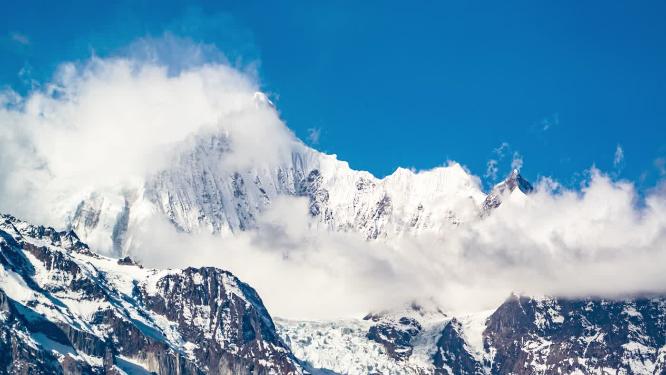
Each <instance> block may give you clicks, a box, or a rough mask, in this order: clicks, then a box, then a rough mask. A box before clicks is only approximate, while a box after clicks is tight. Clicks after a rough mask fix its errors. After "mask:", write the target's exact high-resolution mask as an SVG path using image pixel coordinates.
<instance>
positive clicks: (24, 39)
mask: <svg viewBox="0 0 666 375" xmlns="http://www.w3.org/2000/svg"><path fill="white" fill-rule="evenodd" d="M9 37H10V38H11V39H12V40H13V41H14V42H16V43H18V44H20V45H23V46H27V45H29V44H30V38H28V36H27V35H25V34H22V33H19V32H16V31H15V32H12V33H10V34H9Z"/></svg>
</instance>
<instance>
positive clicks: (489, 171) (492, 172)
mask: <svg viewBox="0 0 666 375" xmlns="http://www.w3.org/2000/svg"><path fill="white" fill-rule="evenodd" d="M497 172H499V168H497V160H495V159H490V160H488V162H487V163H486V173H485V174H484V175H483V177H485V178H490V179H491V180H492V181H495V180H497Z"/></svg>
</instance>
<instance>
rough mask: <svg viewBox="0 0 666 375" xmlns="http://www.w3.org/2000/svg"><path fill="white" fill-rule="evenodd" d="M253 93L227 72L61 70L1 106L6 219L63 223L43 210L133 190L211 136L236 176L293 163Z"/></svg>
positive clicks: (281, 130) (140, 65) (140, 66)
mask: <svg viewBox="0 0 666 375" xmlns="http://www.w3.org/2000/svg"><path fill="white" fill-rule="evenodd" d="M193 48H194V47H193ZM181 67H182V66H181ZM257 90H258V86H257V83H256V82H255V81H254V78H253V77H252V76H250V75H248V74H246V73H244V72H241V71H239V70H237V69H234V68H232V67H230V66H229V65H226V64H224V63H205V64H199V65H195V66H190V65H189V64H188V65H187V66H186V67H185V68H183V69H180V68H179V69H176V70H173V69H170V68H169V67H168V66H166V65H163V64H160V63H159V62H156V61H154V60H152V59H148V60H137V59H128V58H108V59H101V58H97V57H93V58H91V59H90V60H89V61H87V62H85V63H84V64H80V65H77V64H72V63H68V64H63V65H62V66H61V67H60V68H59V70H58V72H57V73H56V75H55V77H54V79H53V81H52V83H50V84H48V85H45V86H44V88H43V89H38V90H37V91H34V92H32V93H31V94H29V95H28V96H26V97H24V98H21V97H19V96H17V95H16V94H15V93H12V92H5V93H4V94H3V95H2V97H1V98H2V102H1V103H0V124H1V125H2V127H3V131H2V134H0V145H1V146H2V147H1V149H0V155H1V156H2V159H1V160H2V164H3V165H2V170H1V171H0V177H2V180H1V182H0V193H1V198H0V209H2V210H5V211H10V212H14V213H16V214H20V215H22V216H24V217H28V218H31V219H35V220H37V221H40V222H45V223H58V222H61V221H62V220H61V218H54V217H50V216H49V215H48V212H49V211H50V210H44V207H48V206H49V204H52V203H53V202H58V204H63V205H69V204H71V200H73V199H76V198H78V197H79V196H80V194H82V193H83V192H86V191H91V190H102V191H103V190H104V189H122V188H124V187H127V186H133V185H136V184H138V183H140V181H142V179H143V177H144V176H146V175H147V174H149V173H151V172H153V171H157V170H158V169H160V168H161V167H163V166H165V165H167V164H168V163H169V157H170V156H169V155H172V154H173V152H169V150H171V149H172V148H173V147H174V145H176V144H179V143H182V142H183V141H184V140H186V139H188V138H189V137H191V136H192V135H193V134H196V133H200V132H205V131H210V130H211V129H216V130H215V131H217V132H222V133H224V134H226V135H227V136H228V137H229V139H230V145H229V147H230V149H231V153H230V154H229V157H228V158H226V159H225V163H227V164H229V165H234V166H235V167H238V168H240V167H243V166H247V165H251V164H252V163H255V162H257V161H258V160H260V159H269V160H271V159H277V158H280V157H282V156H283V155H285V154H289V152H290V150H289V147H290V145H291V144H292V142H295V141H296V140H295V138H294V136H293V135H292V133H291V132H290V131H289V129H288V128H286V127H285V126H284V124H283V123H282V122H281V120H280V119H279V117H278V115H277V112H276V111H275V109H274V108H273V107H272V106H270V105H264V104H262V103H258V102H257V100H256V98H255V93H256V91H257ZM61 212H62V211H61Z"/></svg>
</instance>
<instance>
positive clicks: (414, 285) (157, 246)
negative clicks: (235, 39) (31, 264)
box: [0, 54, 666, 318]
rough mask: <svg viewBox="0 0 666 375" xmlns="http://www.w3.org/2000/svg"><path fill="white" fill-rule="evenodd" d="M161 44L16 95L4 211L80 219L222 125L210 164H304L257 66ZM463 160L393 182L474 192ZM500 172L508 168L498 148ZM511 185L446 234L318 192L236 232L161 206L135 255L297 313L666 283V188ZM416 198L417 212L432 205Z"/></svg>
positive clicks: (609, 181)
mask: <svg viewBox="0 0 666 375" xmlns="http://www.w3.org/2000/svg"><path fill="white" fill-rule="evenodd" d="M158 55H159V54H158ZM150 56H151V58H149V59H140V58H136V57H113V58H100V57H93V58H91V59H90V60H89V61H86V62H85V63H83V64H73V63H67V64H63V65H62V66H61V67H60V69H59V70H58V72H57V73H56V75H55V77H54V79H53V80H52V82H51V83H48V84H45V85H43V86H41V87H38V88H37V89H35V90H34V91H33V92H31V93H29V94H28V95H26V96H25V97H21V96H19V95H18V94H16V93H14V92H11V91H6V92H4V93H3V94H2V95H0V101H1V102H0V126H2V127H3V131H2V132H1V133H0V210H1V211H4V212H8V213H13V214H15V215H18V216H21V217H24V218H28V219H30V220H32V221H35V222H42V223H49V224H51V225H55V226H62V225H66V223H67V219H68V218H67V217H63V216H66V214H67V213H68V212H69V213H71V211H72V210H73V209H74V208H75V207H77V205H78V204H79V203H80V202H81V200H82V199H84V198H85V197H86V196H87V195H89V194H90V193H91V192H100V193H106V192H110V193H111V195H113V194H119V193H122V192H123V191H124V190H126V189H135V190H136V189H139V190H140V189H141V187H142V183H143V182H144V181H145V179H146V177H147V176H149V175H151V174H154V173H157V172H159V171H160V170H163V169H167V168H169V166H170V165H171V164H172V162H173V158H174V157H175V155H178V152H179V151H181V150H183V149H184V148H185V149H186V148H187V147H196V144H197V142H193V139H202V137H203V138H204V139H205V137H206V136H207V135H209V134H223V135H224V137H225V140H226V141H228V143H227V144H225V147H227V150H226V151H227V152H226V153H225V155H224V157H223V158H221V159H219V160H217V161H218V162H219V164H215V165H207V167H210V170H206V173H218V172H220V171H222V172H224V173H227V174H232V173H233V172H234V171H238V170H244V169H248V168H259V167H267V168H269V167H270V166H272V165H273V166H274V165H280V162H281V161H282V160H291V157H292V151H293V149H294V147H296V146H295V145H299V146H298V147H301V146H302V143H300V141H298V140H297V139H296V138H295V137H294V135H293V134H292V132H291V131H290V130H289V129H288V128H287V127H286V126H285V124H284V123H283V122H282V121H281V120H280V118H279V114H278V112H277V110H276V109H275V108H274V106H273V105H272V104H270V101H268V100H267V98H266V97H265V96H263V95H256V93H257V92H258V91H260V90H259V85H258V83H257V81H256V78H254V76H253V75H251V74H247V73H246V72H243V71H241V70H239V69H236V68H234V67H232V66H230V65H229V64H227V63H225V62H211V61H204V62H201V61H200V62H199V63H196V64H182V65H180V67H179V68H178V69H172V67H171V66H170V65H169V64H165V63H163V62H161V61H160V59H159V58H153V57H154V56H156V55H154V54H150ZM171 56H172V57H173V55H171ZM264 99H265V100H264ZM318 137H319V133H317V137H316V138H317V140H318ZM311 143H316V142H315V140H314V138H312V139H311ZM618 149H620V148H619V147H618ZM505 152H508V144H503V145H502V146H500V148H498V150H497V151H496V153H497V155H498V157H497V159H500V158H501V157H503V156H504V153H505ZM342 164H344V165H345V168H347V166H346V164H345V163H341V165H342ZM512 164H513V166H514V167H516V168H519V167H520V166H522V164H523V161H522V157H521V156H520V154H518V153H514V154H513V162H512ZM452 166H453V168H452V169H451V170H449V172H451V171H453V172H456V173H449V174H444V173H442V174H441V175H437V176H435V177H438V178H437V179H435V178H434V177H433V178H430V177H432V176H434V175H435V174H436V172H437V170H435V171H434V172H432V173H423V172H422V173H420V174H419V173H416V174H414V173H412V172H408V171H407V170H399V171H398V172H399V173H398V172H396V174H395V176H389V177H387V178H386V179H385V180H392V179H393V180H396V181H398V182H400V184H403V185H409V184H410V183H414V182H415V181H425V183H431V182H432V181H436V182H437V183H438V184H439V183H441V184H442V189H444V188H447V187H451V186H454V187H455V186H457V185H456V184H458V183H460V181H462V179H461V178H458V177H460V176H461V175H464V176H462V177H465V181H468V180H469V181H471V182H470V183H469V184H466V185H465V188H466V189H468V188H469V189H470V190H469V191H471V190H473V189H475V188H476V187H478V185H479V184H480V182H479V179H478V178H477V177H475V176H470V175H469V172H468V171H466V170H465V169H464V168H463V167H461V166H460V165H459V164H455V163H454V164H452ZM220 173H221V172H220ZM487 173H488V175H490V176H492V177H493V179H494V178H495V177H496V176H497V173H498V170H497V161H496V160H493V163H489V164H488V172H487ZM349 176H352V177H354V178H357V177H358V178H359V181H361V183H359V184H357V181H356V180H354V181H351V182H352V184H351V185H350V186H353V187H354V191H361V190H363V188H364V186H365V185H364V184H372V183H376V182H375V181H374V180H372V179H371V177H372V176H371V175H370V174H367V173H360V172H359V174H339V175H337V174H336V175H335V176H334V177H335V179H339V181H344V180H345V179H348V178H351V177H349ZM359 176H360V177H363V178H360V177H359ZM456 176H458V177H456ZM315 177H316V176H315ZM315 177H313V178H315ZM439 177H441V178H439ZM347 182H349V181H347ZM400 186H402V185H400ZM438 186H439V185H438ZM470 186H471V187H470ZM426 187H427V188H424V186H421V188H422V189H421V190H423V191H426V192H430V193H428V195H432V194H431V192H432V189H429V188H431V187H432V186H426ZM405 189H407V190H408V192H413V191H420V190H419V187H416V186H406V187H405ZM404 191H405V190H404V189H403V190H400V191H398V192H396V193H395V194H399V193H400V192H404ZM455 191H458V190H454V192H455ZM460 191H463V190H460ZM464 191H465V192H467V191H468V190H464ZM390 193H391V192H390V191H389V193H388V194H387V196H389V195H390ZM479 193H480V192H479ZM174 194H176V193H175V192H174ZM508 194H510V197H508V198H509V199H503V200H502V202H503V203H502V205H501V206H500V207H499V208H498V209H496V210H494V211H493V212H492V214H491V215H488V216H486V217H484V218H481V216H480V215H476V216H475V215H473V214H474V211H473V209H474V208H475V207H474V202H475V200H474V199H468V200H465V202H464V203H465V204H461V205H460V207H462V208H461V210H462V209H464V210H467V211H470V212H471V213H472V214H470V215H467V216H466V217H469V218H472V219H469V220H466V221H464V222H456V224H455V225H454V226H452V228H451V229H450V230H446V231H442V232H439V233H426V234H421V235H411V234H405V235H404V236H399V237H397V238H394V239H392V240H391V241H368V240H367V239H366V238H363V237H361V236H358V235H355V234H354V233H345V232H336V231H330V230H327V229H322V228H320V227H318V226H317V225H316V223H314V218H313V217H312V215H311V214H312V212H311V211H310V207H309V206H308V203H309V202H307V199H306V198H303V197H281V198H280V199H277V200H275V201H274V202H271V205H270V208H269V209H268V210H266V211H265V212H262V213H261V215H260V217H258V218H257V227H256V228H254V229H249V230H247V231H244V232H240V233H235V234H234V235H233V236H226V237H225V236H219V235H213V234H210V233H185V232H183V231H178V230H176V228H175V227H174V226H173V225H172V223H171V222H169V221H168V220H167V218H165V217H159V216H154V217H151V219H150V220H149V221H146V222H145V223H144V225H143V226H142V227H141V228H139V229H138V230H137V232H136V233H133V235H134V243H133V248H132V251H133V252H134V255H135V256H137V257H139V258H140V259H142V260H143V261H144V262H146V263H148V264H150V265H155V266H162V267H173V266H186V265H216V266H220V267H222V268H227V269H230V270H231V271H233V272H234V273H236V274H237V275H238V276H240V277H241V278H243V279H245V280H246V281H248V282H249V283H251V284H252V285H253V286H255V287H256V288H257V289H258V290H259V292H260V293H261V294H262V296H263V298H264V299H265V300H266V302H267V305H268V306H269V308H271V309H272V310H273V311H275V312H276V313H277V315H282V316H288V317H310V318H319V317H339V316H346V315H350V314H363V313H366V312H368V311H370V310H377V309H381V308H385V307H390V306H391V305H400V304H402V303H403V302H405V301H408V300H412V299H429V300H430V299H433V300H435V301H436V302H437V303H438V304H440V305H442V306H444V307H446V308H451V309H477V308H478V309H482V308H487V307H489V306H493V305H495V304H496V303H497V301H499V300H501V299H503V298H504V297H505V296H506V295H507V294H508V293H509V292H510V291H513V290H518V291H525V292H529V293H535V294H536V293H548V294H555V295H590V294H594V295H605V296H621V295H626V294H634V293H663V292H666V290H664V289H665V288H666V287H665V285H666V276H664V275H666V272H664V266H663V265H664V264H666V194H664V190H663V189H655V190H653V191H650V192H648V193H647V194H646V195H645V196H644V197H641V196H639V195H638V194H637V193H636V191H635V188H634V185H633V184H632V183H630V182H626V181H618V180H615V179H613V178H612V177H611V176H609V175H608V174H604V173H603V172H601V171H599V170H596V169H591V170H590V173H589V178H588V179H587V180H586V181H585V184H584V186H583V187H582V188H581V189H577V190H572V189H566V188H564V187H562V186H559V185H558V184H557V182H555V181H553V180H550V179H542V180H541V181H540V182H539V183H538V184H537V188H536V190H535V192H534V193H532V194H530V195H528V196H525V195H524V194H523V195H520V194H518V192H517V193H515V194H514V193H511V192H509V193H508ZM345 197H347V196H346V195H344V194H340V195H337V196H331V197H327V199H329V198H330V199H331V200H334V199H338V200H342V199H345ZM404 197H411V195H409V194H404ZM380 198H381V201H383V202H385V203H386V202H390V201H391V199H390V198H391V197H390V196H389V197H388V200H385V199H384V197H383V196H382V197H380ZM400 198H403V196H400V197H398V196H397V195H396V196H395V197H394V198H393V201H394V202H395V201H397V200H400ZM464 198H467V197H464ZM408 203H409V204H412V203H413V204H414V206H415V209H417V208H416V207H418V204H419V202H417V201H415V202H411V201H410V202H408ZM382 207H384V206H382ZM387 207H389V204H388V203H386V207H385V208H386V209H388V208H387ZM468 213H469V212H468ZM194 214H196V212H195V213H194ZM405 220H408V218H405ZM111 230H112V228H108V231H111ZM303 280H307V282H303Z"/></svg>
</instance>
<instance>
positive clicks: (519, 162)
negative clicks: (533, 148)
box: [511, 151, 523, 170]
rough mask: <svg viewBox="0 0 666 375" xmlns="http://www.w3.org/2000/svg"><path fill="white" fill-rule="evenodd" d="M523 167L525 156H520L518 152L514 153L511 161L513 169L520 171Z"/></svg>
mask: <svg viewBox="0 0 666 375" xmlns="http://www.w3.org/2000/svg"><path fill="white" fill-rule="evenodd" d="M522 167H523V156H522V155H520V153H519V152H518V151H516V152H514V153H513V158H512V159H511V169H512V170H513V169H517V170H520V169H521V168H522Z"/></svg>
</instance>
